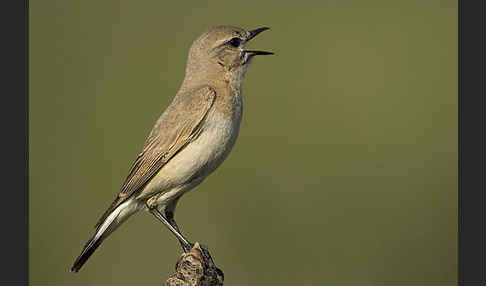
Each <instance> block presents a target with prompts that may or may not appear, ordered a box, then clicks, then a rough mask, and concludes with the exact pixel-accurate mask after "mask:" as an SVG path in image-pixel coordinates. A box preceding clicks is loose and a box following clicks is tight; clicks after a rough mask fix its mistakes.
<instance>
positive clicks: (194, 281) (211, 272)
mask: <svg viewBox="0 0 486 286" xmlns="http://www.w3.org/2000/svg"><path fill="white" fill-rule="evenodd" d="M223 280H224V274H223V271H221V270H220V269H219V268H218V267H216V265H215V264H214V261H213V259H212V258H211V255H210V254H209V251H208V250H207V249H206V248H205V247H204V246H201V245H200V244H199V243H198V242H196V243H195V244H194V247H193V248H192V249H191V251H189V252H188V253H184V254H182V255H181V257H180V258H179V260H178V261H177V264H176V273H174V274H172V275H171V276H170V277H169V278H168V279H167V280H166V281H165V283H164V286H222V285H223Z"/></svg>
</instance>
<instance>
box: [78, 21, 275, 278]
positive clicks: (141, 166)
mask: <svg viewBox="0 0 486 286" xmlns="http://www.w3.org/2000/svg"><path fill="white" fill-rule="evenodd" d="M268 29H269V27H261V28H257V29H254V30H249V31H247V30H245V29H243V28H239V27H235V26H228V25H225V26H215V27H211V28H209V29H207V30H206V31H204V32H203V33H202V34H200V35H199V36H198V37H197V38H196V39H195V40H194V41H193V43H192V45H191V47H190V49H189V53H188V56H187V61H186V69H185V76H184V80H183V81H182V84H181V86H180V88H179V90H178V92H177V93H176V95H175V96H174V97H173V99H172V102H171V103H170V104H169V105H168V106H167V108H166V109H165V110H164V111H163V112H162V114H161V116H160V117H159V119H158V120H157V121H156V123H155V125H154V127H153V129H152V131H151V132H150V133H149V135H148V137H147V139H146V140H145V143H144V145H143V148H142V150H141V152H140V153H139V154H138V155H137V157H136V159H135V161H134V162H133V164H132V165H131V168H130V170H129V172H128V175H127V177H126V179H125V181H124V182H123V184H122V187H121V190H120V192H119V194H118V195H117V196H116V198H115V199H114V201H113V202H112V203H111V205H110V206H109V207H108V209H107V210H106V211H105V213H104V214H103V215H102V216H101V218H100V219H99V220H98V223H97V224H96V225H95V231H94V234H93V235H92V236H91V238H90V239H89V240H88V242H87V243H86V244H85V246H84V247H83V248H82V251H81V254H80V255H79V256H78V257H77V258H76V260H75V261H74V263H73V265H72V267H71V269H70V270H71V272H78V271H79V270H80V269H81V267H82V266H83V265H84V264H85V263H86V261H87V260H88V259H89V258H90V257H91V255H92V254H93V253H94V251H95V250H96V249H97V248H98V247H99V246H100V245H101V243H102V242H103V241H104V240H105V239H106V238H107V237H108V236H109V235H110V234H111V233H113V231H115V229H117V228H118V226H120V225H121V224H122V223H123V222H125V221H126V220H127V219H128V218H129V217H130V216H131V215H133V214H134V213H136V212H138V211H140V210H146V211H149V212H150V213H151V214H152V215H153V216H154V217H155V218H156V219H157V220H158V221H160V222H162V223H163V224H164V225H165V226H166V227H167V228H168V229H169V230H170V231H171V232H172V233H173V234H174V235H175V236H176V238H177V239H178V241H179V243H180V244H181V246H182V249H183V251H184V252H186V253H187V252H188V251H189V250H190V249H191V248H192V246H193V245H194V244H193V243H191V242H189V241H188V240H187V239H186V238H185V237H184V236H183V235H182V233H181V231H180V229H179V227H178V225H177V223H176V221H175V219H174V212H175V209H176V206H177V203H178V202H179V200H180V198H181V197H182V195H184V194H185V193H187V192H188V191H190V190H192V189H194V188H195V187H196V186H198V185H199V184H200V183H201V182H202V181H203V180H204V179H205V178H207V177H208V176H209V175H210V174H211V173H212V172H213V171H214V170H215V169H216V168H218V167H219V166H220V165H221V163H222V162H223V161H224V160H225V159H226V158H227V156H228V154H229V153H230V152H231V150H232V148H233V146H234V145H235V142H236V139H237V137H238V133H239V129H240V122H241V119H242V112H243V101H242V88H241V87H242V82H243V80H244V78H245V74H246V72H247V69H248V66H249V65H250V63H251V62H252V60H253V58H254V57H255V56H259V55H272V54H274V53H273V52H267V51H258V50H248V49H246V48H245V45H246V44H247V43H248V42H249V41H250V40H251V39H253V38H254V37H255V36H256V35H258V34H260V33H261V32H263V31H265V30H268Z"/></svg>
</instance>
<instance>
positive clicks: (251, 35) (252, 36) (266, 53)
mask: <svg viewBox="0 0 486 286" xmlns="http://www.w3.org/2000/svg"><path fill="white" fill-rule="evenodd" d="M268 29H270V28H269V27H261V28H258V29H255V30H251V31H249V32H248V33H249V35H248V37H247V38H246V41H247V42H248V41H249V40H251V39H253V38H254V37H255V36H256V35H258V34H260V33H261V32H263V31H265V30H268ZM245 53H247V54H249V55H250V56H256V55H273V53H272V52H266V51H250V50H245Z"/></svg>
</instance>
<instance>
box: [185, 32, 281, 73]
mask: <svg viewBox="0 0 486 286" xmlns="http://www.w3.org/2000/svg"><path fill="white" fill-rule="evenodd" d="M268 29H269V28H268V27H262V28H258V29H255V30H251V31H246V30H244V29H241V28H238V27H232V26H217V27H212V28H210V29H208V30H207V31H205V32H204V33H202V34H201V35H200V36H199V37H198V38H197V39H196V40H195V41H194V42H193V43H192V46H191V49H190V50H189V57H188V61H187V68H186V76H188V75H190V74H191V73H203V74H206V75H207V76H209V77H210V76H212V75H214V74H221V73H226V74H228V73H229V74H242V75H243V74H244V72H245V71H246V68H247V67H248V65H249V63H250V61H251V59H252V58H253V57H254V56H257V55H272V54H273V53H272V52H266V51H255V50H247V49H245V45H246V44H247V43H248V42H249V41H250V40H251V39H253V38H254V37H255V36H256V35H258V34H260V33H261V32H263V31H265V30H268Z"/></svg>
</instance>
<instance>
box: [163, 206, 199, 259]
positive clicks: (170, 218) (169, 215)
mask: <svg viewBox="0 0 486 286" xmlns="http://www.w3.org/2000/svg"><path fill="white" fill-rule="evenodd" d="M164 212H165V218H166V219H167V221H168V222H169V223H170V225H171V226H172V227H173V228H174V229H176V230H177V231H178V232H179V233H180V234H181V235H182V232H181V231H180V229H179V227H178V226H177V223H176V221H175V219H174V212H173V211H171V210H167V209H166V210H165V211H164ZM188 242H189V241H188ZM179 243H180V244H181V246H182V249H183V250H184V252H186V253H187V252H189V251H190V250H191V249H192V247H193V246H194V243H192V242H189V248H188V249H187V246H186V244H185V243H184V242H183V241H181V240H179Z"/></svg>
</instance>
